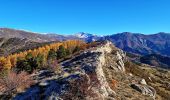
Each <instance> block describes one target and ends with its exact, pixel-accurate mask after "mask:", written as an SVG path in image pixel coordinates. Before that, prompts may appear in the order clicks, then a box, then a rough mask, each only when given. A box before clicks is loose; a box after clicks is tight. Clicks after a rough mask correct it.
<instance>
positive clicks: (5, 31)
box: [0, 28, 57, 42]
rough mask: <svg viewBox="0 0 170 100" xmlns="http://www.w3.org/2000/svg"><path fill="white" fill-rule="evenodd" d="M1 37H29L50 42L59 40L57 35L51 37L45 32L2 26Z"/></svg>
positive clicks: (33, 39) (36, 40)
mask: <svg viewBox="0 0 170 100" xmlns="http://www.w3.org/2000/svg"><path fill="white" fill-rule="evenodd" d="M0 38H7V39H9V38H20V39H25V38H26V39H28V40H31V41H34V42H49V41H57V39H56V38H55V37H50V36H48V35H44V34H37V33H34V32H27V31H23V30H15V29H9V28H0Z"/></svg>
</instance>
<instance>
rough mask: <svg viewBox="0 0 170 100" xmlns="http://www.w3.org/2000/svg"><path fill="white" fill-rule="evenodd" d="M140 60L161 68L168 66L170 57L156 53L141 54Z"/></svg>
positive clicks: (169, 65)
mask: <svg viewBox="0 0 170 100" xmlns="http://www.w3.org/2000/svg"><path fill="white" fill-rule="evenodd" d="M140 62H141V63H145V64H149V65H152V66H157V67H161V68H168V69H169V68H170V57H167V56H162V55H158V54H151V55H146V56H143V57H141V58H140Z"/></svg>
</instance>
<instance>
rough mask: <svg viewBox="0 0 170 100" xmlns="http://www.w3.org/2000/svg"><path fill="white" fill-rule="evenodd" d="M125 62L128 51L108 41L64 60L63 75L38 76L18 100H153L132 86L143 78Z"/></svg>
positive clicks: (18, 96)
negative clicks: (130, 72)
mask: <svg viewBox="0 0 170 100" xmlns="http://www.w3.org/2000/svg"><path fill="white" fill-rule="evenodd" d="M125 61H126V54H125V53H124V52H123V51H122V50H120V49H118V48H116V47H114V45H113V44H112V43H111V42H109V41H108V42H106V43H105V44H104V45H101V46H98V47H96V48H91V49H89V50H86V51H84V52H82V53H81V54H79V55H78V56H75V57H74V58H72V59H70V60H67V61H64V62H62V63H61V66H62V69H63V72H62V73H61V74H60V75H58V74H52V76H50V77H47V76H44V78H43V79H39V78H38V79H39V80H38V83H37V84H36V85H35V86H33V87H31V88H30V89H28V90H26V92H24V93H21V94H19V95H16V96H15V98H14V99H15V100H17V99H18V98H19V99H20V98H28V99H30V100H34V99H39V98H41V99H42V100H43V99H46V100H47V99H49V100H67V99H71V100H84V99H85V100H120V99H125V100H131V99H138V98H141V100H142V99H144V98H145V99H147V98H148V100H149V99H152V97H151V96H145V95H142V93H140V92H138V91H137V90H135V89H133V88H132V87H131V84H132V81H133V80H136V79H138V80H141V78H136V77H135V76H133V75H130V74H129V73H126V70H125V64H124V63H125ZM40 74H42V73H40ZM40 74H36V77H40ZM136 84H138V83H136ZM145 85H146V86H147V84H145ZM29 91H34V92H29ZM148 91H150V90H148ZM28 93H29V95H28ZM154 95H155V94H154Z"/></svg>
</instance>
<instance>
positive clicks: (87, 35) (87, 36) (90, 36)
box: [74, 32, 102, 42]
mask: <svg viewBox="0 0 170 100" xmlns="http://www.w3.org/2000/svg"><path fill="white" fill-rule="evenodd" d="M74 36H76V37H77V38H80V39H82V40H85V41H86V42H91V41H96V40H99V39H100V38H102V37H100V36H97V35H93V34H90V33H84V32H79V33H76V34H75V35H74Z"/></svg>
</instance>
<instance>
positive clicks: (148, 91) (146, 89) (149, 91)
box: [131, 84, 156, 99]
mask: <svg viewBox="0 0 170 100" xmlns="http://www.w3.org/2000/svg"><path fill="white" fill-rule="evenodd" d="M131 87H132V88H133V89H135V90H137V91H139V92H141V93H142V94H144V95H148V96H151V97H152V98H153V99H155V96H156V90H155V89H154V88H153V87H151V86H148V85H141V84H131Z"/></svg>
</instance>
